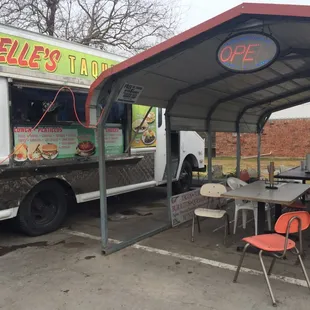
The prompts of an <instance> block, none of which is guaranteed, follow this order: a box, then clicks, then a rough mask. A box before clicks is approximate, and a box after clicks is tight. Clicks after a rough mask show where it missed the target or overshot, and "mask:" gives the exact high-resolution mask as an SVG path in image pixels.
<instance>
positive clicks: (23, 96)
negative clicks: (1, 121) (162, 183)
mask: <svg viewBox="0 0 310 310" xmlns="http://www.w3.org/2000/svg"><path fill="white" fill-rule="evenodd" d="M57 91H58V90H57V89H43V88H32V87H17V86H12V87H11V102H12V106H11V107H12V108H11V120H12V122H11V123H12V130H13V138H14V139H13V140H14V145H13V146H14V149H15V154H14V157H13V160H14V162H15V163H16V164H19V163H23V164H24V162H25V164H27V163H30V162H33V161H36V162H37V161H41V160H42V161H43V162H42V163H45V161H46V160H53V161H54V160H56V159H70V160H71V159H73V158H79V157H80V158H81V157H83V158H87V157H88V158H92V157H95V156H97V155H98V148H97V145H98V141H97V140H98V139H97V134H96V133H97V131H96V130H94V129H90V128H85V127H84V126H82V125H81V124H79V123H78V121H77V118H76V115H75V113H74V109H73V100H72V94H71V92H65V91H63V92H60V93H59V95H58V97H57V99H56V102H55V104H54V105H53V106H52V107H51V108H50V109H49V111H48V112H47V113H46V115H45V117H44V118H43V120H42V121H41V122H40V124H39V126H38V127H37V128H36V129H35V130H33V131H32V128H33V127H34V126H35V125H36V124H37V123H38V122H39V120H40V119H41V117H42V115H43V114H44V112H45V111H46V109H48V107H49V106H50V104H51V102H53V100H54V98H55V96H56V93H57ZM74 95H75V102H76V111H77V115H78V118H79V120H80V121H81V122H82V123H85V101H86V97H87V93H84V92H82V91H81V92H78V91H74ZM125 125H126V109H125V107H124V105H121V104H115V105H114V106H113V109H112V110H111V112H110V114H109V118H108V124H107V127H108V128H106V129H105V130H106V143H105V148H106V153H107V155H119V154H123V152H124V128H125ZM30 133H31V134H30Z"/></svg>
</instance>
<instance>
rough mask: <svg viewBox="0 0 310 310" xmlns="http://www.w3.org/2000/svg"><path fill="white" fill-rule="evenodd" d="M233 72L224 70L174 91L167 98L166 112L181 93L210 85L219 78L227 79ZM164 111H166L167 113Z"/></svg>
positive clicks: (219, 79) (184, 93)
mask: <svg viewBox="0 0 310 310" xmlns="http://www.w3.org/2000/svg"><path fill="white" fill-rule="evenodd" d="M233 75H234V73H233V72H225V73H223V74H221V75H219V76H216V77H213V78H207V79H205V80H203V81H201V82H198V83H196V84H192V85H190V86H188V87H185V88H182V89H180V90H178V91H177V92H175V93H174V94H173V95H172V96H171V98H170V99H169V100H168V105H167V108H166V110H167V112H168V113H169V112H170V111H171V109H172V108H173V106H174V104H175V103H176V101H177V100H178V98H179V97H180V96H182V95H186V94H188V93H190V92H192V91H195V90H197V89H199V88H203V87H206V86H208V85H211V84H214V83H217V82H219V81H221V80H224V79H227V78H229V77H231V76H233ZM167 112H166V113H167Z"/></svg>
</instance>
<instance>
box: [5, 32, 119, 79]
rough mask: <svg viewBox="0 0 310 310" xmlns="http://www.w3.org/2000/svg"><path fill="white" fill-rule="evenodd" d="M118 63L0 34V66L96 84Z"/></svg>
mask: <svg viewBox="0 0 310 310" xmlns="http://www.w3.org/2000/svg"><path fill="white" fill-rule="evenodd" d="M115 64H117V61H113V60H110V59H105V58H101V57H98V56H94V55H90V54H85V53H82V52H78V51H74V50H69V49H65V48H60V47H57V46H53V45H50V44H45V43H42V42H37V41H33V40H28V39H25V38H21V37H17V36H12V35H8V34H4V33H0V65H5V66H11V67H19V68H25V69H30V70H34V71H40V72H45V73H54V74H57V75H62V76H69V77H78V78H84V79H90V80H94V79H96V78H97V77H98V76H99V75H100V73H101V72H102V71H104V70H107V69H108V68H111V67H112V66H113V65H115Z"/></svg>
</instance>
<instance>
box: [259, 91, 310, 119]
mask: <svg viewBox="0 0 310 310" xmlns="http://www.w3.org/2000/svg"><path fill="white" fill-rule="evenodd" d="M309 101H310V96H309V97H306V98H303V99H301V100H298V101H293V102H290V103H288V104H285V105H282V106H281V107H276V108H273V109H268V110H267V111H266V112H265V113H264V114H262V115H261V116H260V118H259V119H258V121H257V125H259V124H260V123H261V122H262V121H263V119H264V118H265V117H266V116H268V115H269V114H272V113H275V112H278V111H281V110H285V109H289V108H292V107H295V106H297V105H301V104H304V103H306V102H309Z"/></svg>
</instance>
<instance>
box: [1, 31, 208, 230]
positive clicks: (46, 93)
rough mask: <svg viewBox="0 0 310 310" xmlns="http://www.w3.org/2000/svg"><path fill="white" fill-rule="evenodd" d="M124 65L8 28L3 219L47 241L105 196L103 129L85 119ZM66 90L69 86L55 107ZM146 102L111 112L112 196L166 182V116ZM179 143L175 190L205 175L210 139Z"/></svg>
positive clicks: (4, 42) (181, 135)
mask: <svg viewBox="0 0 310 310" xmlns="http://www.w3.org/2000/svg"><path fill="white" fill-rule="evenodd" d="M122 60H123V58H122V57H119V56H117V55H113V54H109V53H104V52H102V51H99V50H96V49H93V48H89V47H85V46H82V45H79V44H75V43H72V42H66V41H62V40H58V39H55V38H52V37H48V36H43V35H39V34H36V33H32V32H28V31H24V30H20V29H17V28H14V27H8V26H5V25H0V93H1V101H0V129H1V138H0V183H1V185H0V188H1V191H0V220H5V219H11V218H15V221H16V222H17V224H18V225H19V227H20V229H21V230H22V231H23V232H24V233H26V234H28V235H31V236H36V235H41V234H44V233H48V232H51V231H53V230H56V229H57V228H58V227H59V226H60V225H61V223H62V222H63V220H64V218H65V216H66V213H67V209H68V204H69V203H70V202H71V201H72V200H71V199H72V198H74V200H75V201H76V202H77V203H83V202H86V201H90V200H95V199H99V194H100V193H99V172H98V156H97V155H98V150H97V131H96V129H90V128H85V127H84V126H83V125H82V124H81V123H83V122H84V121H85V100H86V97H87V93H88V88H89V86H90V84H91V83H92V81H93V80H94V79H96V78H97V77H98V75H99V74H100V73H101V72H102V71H103V70H106V69H108V68H110V67H111V66H113V65H114V64H116V63H118V62H121V61H122ZM63 86H66V87H68V88H70V89H65V90H62V91H61V92H60V93H59V95H58V97H57V99H56V101H55V104H54V105H53V106H51V107H50V108H49V106H50V104H51V102H53V101H54V98H55V96H56V93H57V92H58V91H59V89H60V88H61V87H63ZM70 90H71V91H72V92H73V94H74V98H75V107H76V109H74V104H73V96H72V93H71V91H70ZM141 104H143V103H139V102H138V104H137V105H132V106H131V105H122V104H114V105H113V108H112V110H111V112H110V114H109V118H108V122H107V125H106V128H105V131H106V134H105V135H106V141H105V149H106V157H107V159H106V165H107V189H108V190H107V193H108V196H113V195H119V194H122V193H126V192H130V191H135V190H141V189H144V188H149V187H154V186H158V185H162V184H165V182H166V181H165V179H166V177H165V171H166V142H165V141H166V139H165V118H164V111H163V110H162V109H158V108H152V109H151V110H149V107H145V106H143V105H141ZM46 110H48V112H47V113H46V115H45V117H44V118H43V119H42V115H43V114H44V113H45V112H46ZM146 114H147V115H146ZM77 119H79V120H80V121H81V123H80V122H78V121H77ZM143 120H144V121H143ZM140 125H141V126H140ZM171 139H172V160H173V167H172V170H173V178H174V189H175V191H176V192H183V191H186V190H188V189H189V188H190V186H191V182H192V172H193V171H201V170H204V169H205V165H204V140H203V139H202V138H201V137H200V136H199V135H198V134H197V133H196V132H173V133H172V137H171ZM129 141H130V142H129ZM128 152H130V154H131V155H132V156H130V158H131V160H126V158H128V156H124V155H126V154H127V155H128ZM133 155H135V156H133Z"/></svg>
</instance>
